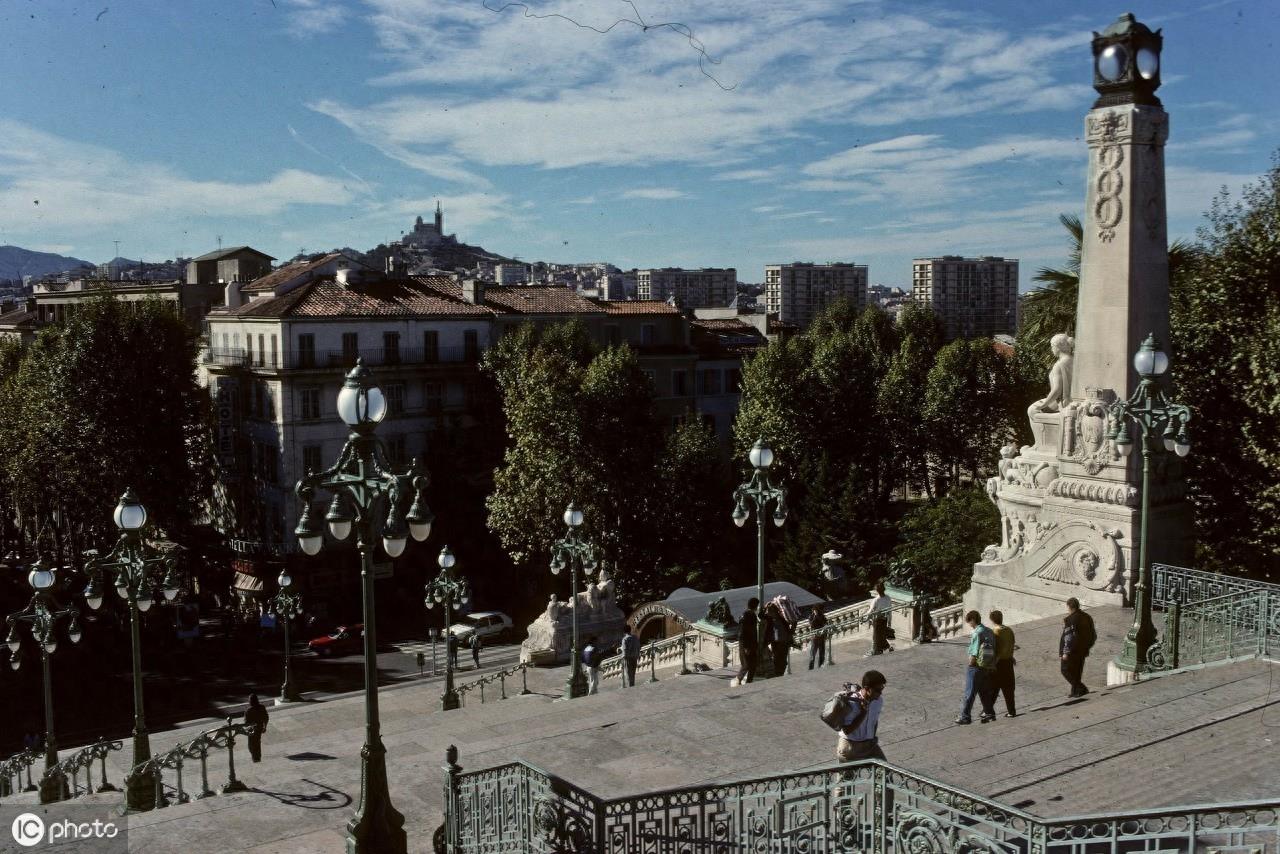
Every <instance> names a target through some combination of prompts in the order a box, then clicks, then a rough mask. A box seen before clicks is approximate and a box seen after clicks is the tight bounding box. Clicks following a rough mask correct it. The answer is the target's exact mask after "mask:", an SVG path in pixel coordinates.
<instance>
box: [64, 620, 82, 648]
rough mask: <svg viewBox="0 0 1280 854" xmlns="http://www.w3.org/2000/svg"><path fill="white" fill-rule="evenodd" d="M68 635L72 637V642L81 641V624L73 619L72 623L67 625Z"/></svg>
mask: <svg viewBox="0 0 1280 854" xmlns="http://www.w3.org/2000/svg"><path fill="white" fill-rule="evenodd" d="M67 637H69V638H71V642H72V643H80V637H81V634H80V624H79V623H78V622H76V621H75V620H72V621H71V625H70V626H68V627H67Z"/></svg>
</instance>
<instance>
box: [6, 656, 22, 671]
mask: <svg viewBox="0 0 1280 854" xmlns="http://www.w3.org/2000/svg"><path fill="white" fill-rule="evenodd" d="M9 666H10V667H12V668H13V669H14V670H19V669H21V668H22V659H21V658H19V657H18V656H16V655H11V656H9Z"/></svg>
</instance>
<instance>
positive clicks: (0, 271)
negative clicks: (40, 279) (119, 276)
mask: <svg viewBox="0 0 1280 854" xmlns="http://www.w3.org/2000/svg"><path fill="white" fill-rule="evenodd" d="M92 266H93V264H91V263H89V262H88V261H83V260H81V259H79V258H70V257H68V256H66V255H55V254H53V253H52V252H35V251H33V250H31V249H23V248H22V247H21V246H0V279H21V278H22V277H23V276H47V275H49V274H50V273H61V272H62V271H63V270H74V269H76V268H77V267H92Z"/></svg>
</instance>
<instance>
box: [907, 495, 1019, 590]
mask: <svg viewBox="0 0 1280 854" xmlns="http://www.w3.org/2000/svg"><path fill="white" fill-rule="evenodd" d="M999 539H1000V512H999V511H998V510H997V509H996V507H995V505H994V504H992V503H991V501H990V500H989V499H988V498H987V496H986V494H985V493H984V492H983V491H982V490H981V489H975V488H973V487H963V488H960V489H954V490H952V491H951V492H950V493H948V494H947V495H945V496H943V497H942V498H939V499H936V500H934V501H930V502H928V503H926V504H924V505H922V506H920V507H917V508H916V509H915V510H912V511H911V512H910V513H908V514H907V515H906V516H905V517H904V518H903V520H902V525H901V542H900V543H899V545H898V547H897V548H896V549H895V550H894V572H893V573H892V575H891V577H892V578H893V579H894V580H895V581H897V582H898V583H902V584H906V583H908V582H909V581H910V583H913V584H914V586H915V590H916V592H917V593H922V594H924V595H926V596H928V597H929V598H930V599H932V600H933V601H934V602H954V601H956V600H957V599H959V598H960V597H961V596H963V595H964V592H965V591H966V590H967V589H969V582H970V581H971V579H972V578H973V564H974V561H975V560H977V556H978V555H980V554H982V550H983V549H984V548H986V547H987V546H988V545H990V544H991V543H993V542H997V541H999Z"/></svg>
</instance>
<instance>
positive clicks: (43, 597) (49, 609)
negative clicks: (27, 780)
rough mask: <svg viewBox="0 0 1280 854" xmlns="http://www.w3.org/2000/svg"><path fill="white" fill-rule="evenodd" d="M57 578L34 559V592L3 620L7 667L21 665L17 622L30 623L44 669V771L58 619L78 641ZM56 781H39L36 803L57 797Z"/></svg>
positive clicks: (54, 756)
mask: <svg viewBox="0 0 1280 854" xmlns="http://www.w3.org/2000/svg"><path fill="white" fill-rule="evenodd" d="M56 581H57V577H56V575H55V572H54V570H53V569H52V568H51V567H49V566H47V565H46V564H45V562H44V560H43V559H38V560H37V561H36V562H35V564H33V565H32V567H31V571H30V572H29V573H27V583H28V584H30V585H31V589H32V590H33V591H34V593H33V595H32V596H31V601H30V602H29V603H28V604H27V607H26V608H24V609H23V610H21V611H15V612H14V613H12V614H10V615H9V617H8V619H7V620H6V621H5V622H6V624H7V626H8V629H9V632H8V636H7V637H6V639H5V644H6V645H7V646H8V647H9V666H10V667H12V668H13V669H14V670H17V669H18V668H19V667H21V666H22V640H21V638H20V637H19V636H18V624H19V623H30V628H31V639H32V640H33V641H35V642H36V645H37V646H38V647H39V648H40V663H41V665H42V667H43V668H44V770H45V771H46V772H48V771H49V770H50V769H51V768H53V767H54V766H55V765H57V764H58V739H57V737H56V736H55V735H54V731H53V676H52V673H51V672H50V667H49V657H50V656H51V655H53V653H54V650H56V649H57V648H58V636H57V628H58V621H59V620H66V621H68V622H69V625H68V626H67V637H68V638H70V639H71V642H72V643H79V642H80V612H79V611H78V610H76V609H75V608H59V607H58V603H57V602H56V601H55V600H54V598H53V587H54V583H55V582H56ZM61 789H62V787H61V785H60V783H59V782H58V781H57V780H55V779H54V778H52V777H50V776H45V777H43V778H42V779H41V781H40V803H42V804H48V803H52V802H54V801H56V800H59V798H60V796H61V794H62V792H61Z"/></svg>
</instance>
